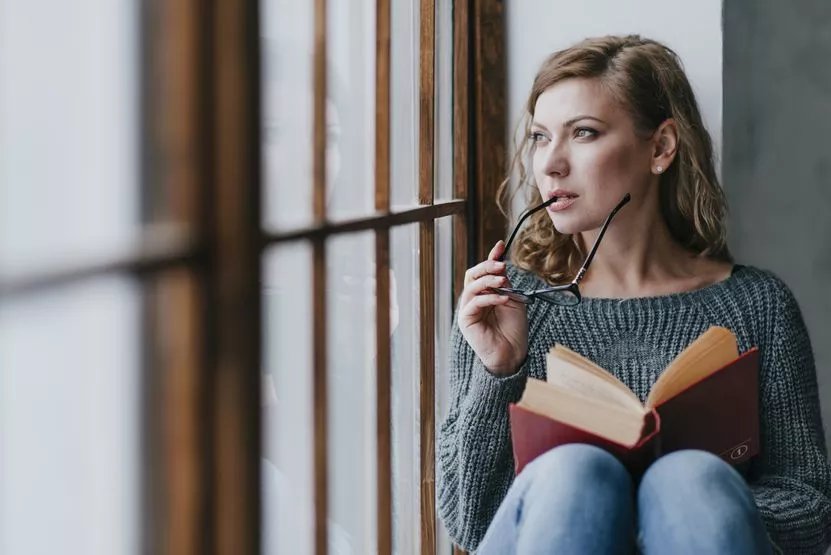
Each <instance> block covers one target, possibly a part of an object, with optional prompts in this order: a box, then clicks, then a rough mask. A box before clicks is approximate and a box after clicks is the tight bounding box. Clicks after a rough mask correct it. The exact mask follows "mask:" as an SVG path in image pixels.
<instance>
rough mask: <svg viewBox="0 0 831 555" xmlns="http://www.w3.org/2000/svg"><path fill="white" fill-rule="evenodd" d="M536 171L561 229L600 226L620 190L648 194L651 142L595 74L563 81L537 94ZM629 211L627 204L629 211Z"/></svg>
mask: <svg viewBox="0 0 831 555" xmlns="http://www.w3.org/2000/svg"><path fill="white" fill-rule="evenodd" d="M530 140H531V141H532V157H533V164H532V165H533V172H534V178H535V179H536V183H537V187H538V188H539V191H540V194H541V195H542V198H543V200H547V199H549V198H551V197H552V196H557V197H560V198H561V200H558V201H557V202H555V203H554V204H552V205H551V206H549V208H548V214H549V216H550V217H551V220H552V221H553V222H554V227H555V228H556V229H557V231H559V232H560V233H564V234H576V233H581V232H584V231H590V230H593V229H596V228H598V227H600V226H601V225H602V223H603V220H604V219H605V218H606V216H608V214H609V212H611V210H612V209H613V208H614V206H615V205H616V204H617V203H618V202H619V201H620V199H621V198H622V197H623V195H624V194H626V193H630V194H631V195H632V199H633V201H635V202H634V203H633V204H635V205H637V204H639V202H638V200H640V201H641V202H642V201H644V199H645V198H646V197H647V196H648V192H649V188H650V185H651V183H652V175H653V174H652V170H653V153H654V148H653V143H652V141H651V140H649V139H642V138H639V137H638V136H637V135H636V134H635V129H634V125H633V123H632V120H631V118H630V116H629V114H628V113H627V112H626V110H625V109H624V107H623V106H622V105H620V103H619V102H617V101H616V100H615V99H614V98H613V97H612V96H611V95H610V94H609V93H608V92H606V90H605V89H604V87H603V86H602V85H601V84H600V83H599V82H598V81H597V80H594V79H568V80H566V81H562V82H560V83H557V84H556V85H554V86H552V87H551V88H549V89H547V90H546V91H545V92H543V93H542V94H541V95H540V97H539V98H538V99H537V103H536V107H535V109H534V117H533V121H532V124H531V139H530ZM630 211H631V210H630Z"/></svg>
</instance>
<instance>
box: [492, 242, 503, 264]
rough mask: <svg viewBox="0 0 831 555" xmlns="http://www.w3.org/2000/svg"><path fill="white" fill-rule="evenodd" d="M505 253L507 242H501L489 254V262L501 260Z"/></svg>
mask: <svg viewBox="0 0 831 555" xmlns="http://www.w3.org/2000/svg"><path fill="white" fill-rule="evenodd" d="M503 252H505V242H504V241H502V240H499V241H497V242H496V244H495V245H494V246H493V248H492V249H491V252H489V253H488V260H499V257H500V256H502V253H503Z"/></svg>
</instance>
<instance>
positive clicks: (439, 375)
mask: <svg viewBox="0 0 831 555" xmlns="http://www.w3.org/2000/svg"><path fill="white" fill-rule="evenodd" d="M454 306H455V299H454V298H453V218H441V219H439V220H436V382H435V383H436V434H437V435H436V437H438V431H439V427H440V425H441V423H442V421H443V420H444V418H445V416H447V411H448V409H449V408H450V401H449V394H450V388H449V375H448V368H447V364H448V358H449V356H450V351H449V350H450V345H449V343H450V326H451V323H452V319H453V307H454ZM436 503H437V505H436V506H438V499H437V500H436ZM437 520H438V519H437ZM436 543H437V550H436V552H437V554H438V555H445V554H446V555H450V551H451V550H450V547H451V542H450V537H449V536H448V534H447V531H446V530H445V528H444V525H443V524H442V522H441V520H438V526H437V541H436Z"/></svg>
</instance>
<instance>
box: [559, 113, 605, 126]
mask: <svg viewBox="0 0 831 555" xmlns="http://www.w3.org/2000/svg"><path fill="white" fill-rule="evenodd" d="M583 119H590V120H594V121H596V122H599V123H603V124H605V123H606V122H605V121H603V120H602V119H600V118H596V117H594V116H588V115H579V116H575V117H573V118H571V119H570V120H568V121H566V122H564V123H563V127H571V126H572V125H574V124H575V123H577V122H578V121H580V120H583Z"/></svg>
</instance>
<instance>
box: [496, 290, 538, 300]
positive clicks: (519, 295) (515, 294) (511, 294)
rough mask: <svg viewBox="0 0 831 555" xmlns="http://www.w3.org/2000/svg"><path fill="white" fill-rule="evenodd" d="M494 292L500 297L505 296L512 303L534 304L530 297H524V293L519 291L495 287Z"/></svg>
mask: <svg viewBox="0 0 831 555" xmlns="http://www.w3.org/2000/svg"><path fill="white" fill-rule="evenodd" d="M494 291H496V292H497V293H499V294H500V295H505V296H506V297H508V298H509V299H511V300H512V301H516V302H518V303H522V304H531V303H532V302H534V299H532V298H531V297H530V296H528V295H526V294H525V293H523V292H522V291H520V290H519V289H508V288H507V287H495V288H494Z"/></svg>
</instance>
